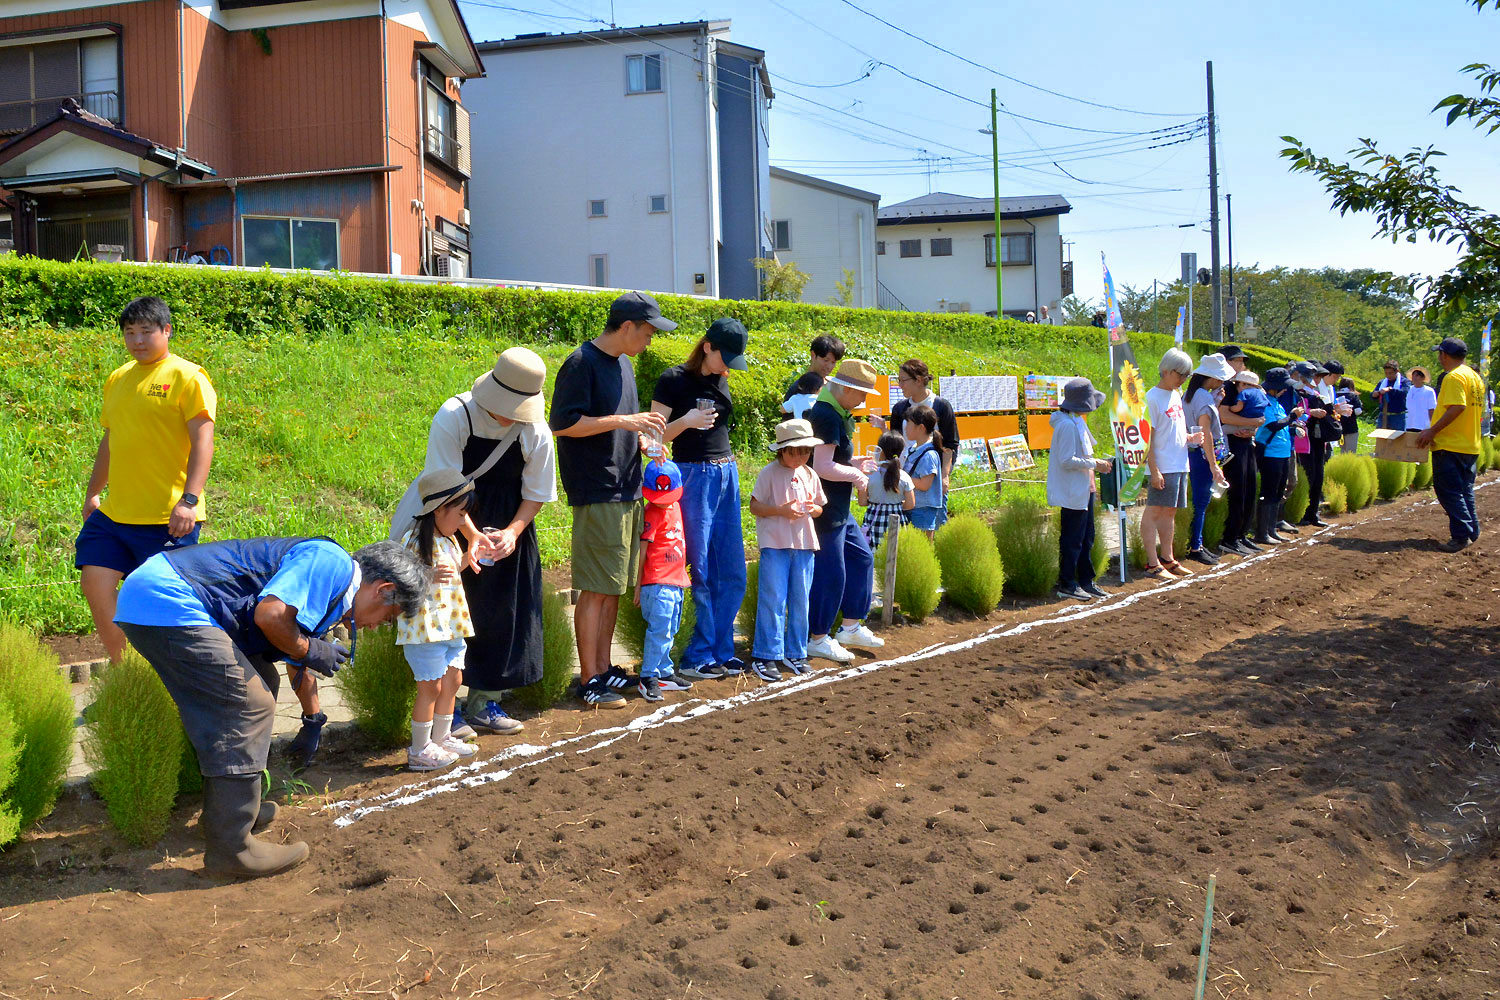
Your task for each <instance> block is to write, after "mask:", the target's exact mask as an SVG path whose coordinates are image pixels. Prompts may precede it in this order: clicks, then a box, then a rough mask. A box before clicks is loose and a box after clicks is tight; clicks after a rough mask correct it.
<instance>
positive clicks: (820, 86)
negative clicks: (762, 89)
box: [774, 59, 880, 90]
mask: <svg viewBox="0 0 1500 1000" xmlns="http://www.w3.org/2000/svg"><path fill="white" fill-rule="evenodd" d="M879 68H880V63H878V62H876V61H875V60H874V59H871V60H870V61H869V62H867V63H865V67H864V72H863V73H860V74H859V76H856V77H855V78H854V79H852V80H845V81H844V82H843V83H803V82H802V81H801V80H793V79H792V78H791V77H787V76H782V75H781V74H780V73H776V74H774V75H775V76H776V79H777V80H778V81H779V82H781V83H790V84H794V85H796V86H798V87H811V88H813V89H814V90H833V89H834V88H837V87H849V86H853V85H854V84H856V83H860V82H861V81H864V80H868V79H869V78H870V77H871V76H872V75H873V74H874V72H875V71H876V70H877V69H879Z"/></svg>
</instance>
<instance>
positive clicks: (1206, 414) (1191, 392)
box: [1183, 354, 1234, 566]
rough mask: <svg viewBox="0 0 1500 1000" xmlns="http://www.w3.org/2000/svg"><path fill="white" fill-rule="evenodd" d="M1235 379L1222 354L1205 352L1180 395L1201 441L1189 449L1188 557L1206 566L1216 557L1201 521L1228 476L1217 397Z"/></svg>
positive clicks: (1226, 485) (1190, 425)
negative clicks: (1222, 464) (1206, 541)
mask: <svg viewBox="0 0 1500 1000" xmlns="http://www.w3.org/2000/svg"><path fill="white" fill-rule="evenodd" d="M1232 378H1234V369H1233V368H1232V367H1230V364H1229V362H1228V361H1227V360H1225V358H1224V355H1222V354H1206V355H1204V357H1203V360H1202V361H1199V362H1198V367H1197V368H1195V369H1194V370H1193V375H1192V377H1191V378H1190V379H1188V384H1187V389H1186V391H1185V392H1184V393H1183V397H1184V398H1185V399H1186V400H1187V402H1186V403H1185V404H1184V407H1185V409H1186V411H1187V422H1188V430H1190V431H1198V432H1199V433H1200V434H1201V435H1202V438H1203V440H1202V443H1200V444H1199V445H1198V446H1197V447H1196V448H1193V449H1192V450H1191V451H1189V452H1188V482H1189V484H1190V485H1191V488H1192V496H1193V526H1192V530H1191V531H1190V533H1189V540H1188V551H1187V558H1189V559H1194V560H1196V561H1198V562H1200V563H1203V564H1204V565H1205V566H1212V565H1213V564H1214V563H1216V562H1218V561H1219V557H1218V556H1216V555H1214V554H1213V553H1212V552H1210V551H1208V546H1206V545H1204V544H1203V522H1204V521H1205V520H1206V519H1207V515H1208V505H1209V503H1211V502H1212V501H1213V497H1214V494H1213V491H1214V488H1215V487H1217V488H1218V489H1219V491H1220V492H1223V491H1226V490H1228V489H1229V479H1228V478H1227V477H1226V476H1225V475H1224V470H1223V469H1222V468H1220V465H1219V463H1220V462H1224V461H1228V459H1229V442H1228V441H1226V440H1225V439H1224V427H1223V424H1222V423H1221V422H1220V419H1219V400H1220V399H1221V398H1222V397H1223V393H1222V392H1220V388H1221V387H1222V386H1223V385H1224V383H1225V382H1227V381H1229V380H1230V379H1232Z"/></svg>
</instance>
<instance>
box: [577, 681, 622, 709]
mask: <svg viewBox="0 0 1500 1000" xmlns="http://www.w3.org/2000/svg"><path fill="white" fill-rule="evenodd" d="M579 693H580V694H581V695H582V697H583V703H584V704H585V705H592V706H594V707H595V708H624V707H625V697H624V696H623V695H621V694H618V693H617V692H615V691H611V690H610V689H609V685H608V684H607V683H605V680H604V674H598V675H596V676H595V677H594V678H593V679H591V680H590V681H589V682H588V683H587V684H585V685H583V686H582V687H581V688H579Z"/></svg>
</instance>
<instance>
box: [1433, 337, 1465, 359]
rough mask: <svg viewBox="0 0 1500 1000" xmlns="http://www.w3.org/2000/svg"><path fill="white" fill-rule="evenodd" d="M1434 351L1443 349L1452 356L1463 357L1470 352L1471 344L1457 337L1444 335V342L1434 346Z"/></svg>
mask: <svg viewBox="0 0 1500 1000" xmlns="http://www.w3.org/2000/svg"><path fill="white" fill-rule="evenodd" d="M1433 350H1434V351H1442V352H1443V353H1444V354H1446V355H1448V356H1449V357H1450V358H1461V357H1464V356H1465V355H1466V354H1468V353H1469V345H1468V344H1465V343H1464V342H1463V341H1462V340H1459V339H1458V338H1457V337H1444V338H1443V342H1442V343H1441V344H1438V345H1437V346H1436V347H1434V348H1433Z"/></svg>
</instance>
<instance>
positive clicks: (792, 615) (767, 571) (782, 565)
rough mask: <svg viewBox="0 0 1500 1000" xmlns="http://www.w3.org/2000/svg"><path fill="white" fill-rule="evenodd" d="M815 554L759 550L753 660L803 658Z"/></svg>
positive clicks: (804, 655) (810, 551)
mask: <svg viewBox="0 0 1500 1000" xmlns="http://www.w3.org/2000/svg"><path fill="white" fill-rule="evenodd" d="M816 555H817V553H816V552H814V551H813V550H812V549H761V550H760V574H759V577H760V593H759V595H758V596H757V597H756V604H755V645H753V646H751V647H750V655H751V656H753V657H755V659H757V660H805V659H807V635H808V632H807V600H808V595H809V594H810V593H811V592H812V582H813V562H814V557H815V556H816Z"/></svg>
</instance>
